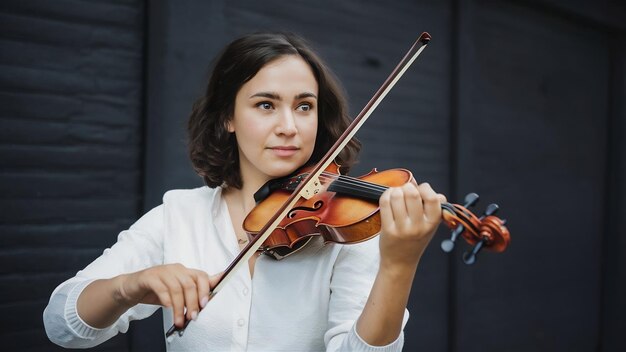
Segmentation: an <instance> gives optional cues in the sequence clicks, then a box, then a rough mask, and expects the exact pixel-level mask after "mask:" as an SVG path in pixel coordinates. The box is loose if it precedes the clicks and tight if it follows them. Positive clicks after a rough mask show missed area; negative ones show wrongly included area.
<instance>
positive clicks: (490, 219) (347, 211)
mask: <svg viewBox="0 0 626 352" xmlns="http://www.w3.org/2000/svg"><path fill="white" fill-rule="evenodd" d="M308 171H309V169H308V168H305V169H303V170H300V171H298V172H296V173H295V174H294V175H292V176H287V177H284V178H279V179H274V180H271V181H269V182H267V183H266V184H265V185H263V187H261V189H259V191H257V192H256V193H255V195H254V198H255V201H256V202H257V205H256V206H255V207H254V208H253V209H252V210H251V211H250V213H249V214H248V216H246V218H245V219H244V221H243V228H244V230H245V231H246V233H247V234H248V236H249V238H250V239H251V240H254V238H255V237H257V236H258V235H259V232H260V230H261V229H262V227H263V225H265V222H266V221H267V220H266V219H268V218H269V217H270V216H271V215H273V214H275V213H276V211H277V210H278V209H279V208H280V206H281V205H282V204H283V203H284V202H285V200H286V199H287V198H288V197H289V196H290V195H291V193H292V192H293V191H294V190H295V189H296V187H297V186H298V184H299V183H300V182H302V180H303V179H304V178H305V177H306V175H307V174H308ZM412 179H413V175H412V174H411V172H410V171H408V170H405V169H391V170H385V171H380V172H379V171H378V170H376V169H374V170H372V171H371V172H370V173H368V174H366V175H363V176H360V177H356V178H355V177H349V176H345V175H341V174H340V173H339V165H337V164H336V163H332V164H330V166H329V167H328V168H327V169H326V170H324V172H323V173H322V174H321V177H320V182H315V183H313V186H314V188H313V189H312V190H311V191H309V192H310V197H307V195H305V196H304V197H302V198H300V199H299V200H298V202H296V204H295V206H294V207H292V208H291V209H290V211H289V212H288V213H287V216H285V217H284V218H283V219H282V220H281V222H280V223H279V224H278V226H277V227H276V229H274V231H273V232H272V234H271V235H270V236H269V237H268V238H267V239H266V240H265V242H263V244H262V245H261V247H259V250H261V251H263V253H265V254H267V255H269V256H270V257H273V258H274V259H283V258H285V257H287V256H289V255H290V254H292V253H295V252H297V251H298V250H299V249H300V248H302V247H304V245H306V243H308V242H309V241H310V240H311V239H312V238H313V237H314V236H322V237H323V239H324V241H325V242H334V243H341V244H352V243H358V242H362V241H366V240H368V239H370V238H372V237H374V236H376V235H377V234H378V233H379V232H380V223H381V222H380V213H379V207H378V200H379V199H380V196H381V195H382V194H383V192H384V191H385V190H386V189H387V188H389V187H399V186H402V185H403V184H405V183H407V182H409V181H411V180H412ZM477 201H478V195H477V194H476V193H470V194H469V195H468V196H467V197H466V200H465V204H464V205H463V206H461V205H458V204H450V203H442V204H441V208H442V218H443V222H444V223H445V224H446V225H447V226H448V227H449V228H451V229H452V230H453V231H452V236H451V238H450V239H446V240H444V241H443V242H442V244H441V247H442V249H443V250H444V251H446V252H450V251H452V249H453V248H454V244H455V241H456V239H457V238H458V237H459V235H461V236H462V237H463V238H464V239H465V240H466V241H467V242H468V243H470V244H471V245H473V248H472V249H471V250H470V251H468V252H466V253H465V254H464V256H463V261H464V262H465V263H466V264H473V263H474V262H475V261H476V256H477V254H478V253H479V252H480V251H481V250H482V249H487V250H491V251H494V252H503V251H504V250H505V249H506V247H507V246H508V245H509V242H510V240H511V236H510V233H509V231H508V229H507V228H506V227H505V226H504V225H505V223H506V220H501V219H500V218H498V217H496V216H494V215H493V214H495V213H496V212H497V211H498V209H499V207H498V205H496V204H490V205H489V206H488V207H487V209H486V211H485V213H484V214H483V215H482V216H481V217H477V216H476V215H474V214H473V213H472V212H471V211H469V210H468V209H467V207H469V206H472V205H474V204H475V203H476V202H477Z"/></svg>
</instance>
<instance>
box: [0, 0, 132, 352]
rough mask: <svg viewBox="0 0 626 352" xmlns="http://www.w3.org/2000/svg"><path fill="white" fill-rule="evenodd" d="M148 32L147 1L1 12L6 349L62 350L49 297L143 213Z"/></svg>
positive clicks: (4, 7) (19, 6)
mask: <svg viewBox="0 0 626 352" xmlns="http://www.w3.org/2000/svg"><path fill="white" fill-rule="evenodd" d="M142 31H143V28H142V7H141V3H140V1H126V2H119V1H101V2H99V3H91V4H90V3H85V2H78V1H70V0H64V1H54V2H48V1H28V2H25V1H3V2H2V3H1V4H0V124H1V125H2V127H1V128H0V160H1V162H0V164H1V165H2V166H1V168H0V208H1V209H2V212H0V267H1V268H2V269H0V286H1V287H2V288H1V289H0V292H1V294H0V298H1V299H0V301H1V303H0V314H1V315H2V316H3V317H5V318H6V319H3V320H2V321H3V323H0V338H2V340H3V350H7V351H9V350H10V351H17V350H24V351H26V350H33V351H35V350H39V351H43V350H45V351H52V350H57V349H59V350H60V348H56V346H53V345H52V343H51V342H49V341H48V339H47V337H46V334H45V332H44V330H43V324H42V312H43V309H44V307H45V306H46V304H47V302H48V298H49V297H50V294H51V293H52V290H53V289H54V287H55V286H56V285H58V284H59V283H61V282H62V281H64V280H66V279H68V278H70V277H71V276H73V275H74V274H75V273H76V271H78V270H79V269H81V268H83V267H84V266H85V265H87V264H88V263H89V262H90V261H91V260H93V259H94V258H95V257H96V256H98V255H100V253H101V252H102V250H103V249H104V248H106V247H108V246H110V245H111V244H112V243H113V242H114V241H115V239H116V236H117V234H118V233H119V231H120V230H122V229H124V228H126V227H128V226H129V224H131V223H132V222H133V221H134V219H135V218H136V217H137V215H138V210H139V206H140V200H141V191H142V190H141V187H140V177H141V163H142V159H141V127H142V123H141V108H142V106H141V96H142V95H141V94H142V58H143V57H142ZM126 340H127V336H120V337H118V338H115V339H113V340H112V341H109V342H108V343H106V344H103V345H102V346H101V347H99V348H98V349H97V350H99V351H113V350H115V351H122V350H126V349H127V341H126Z"/></svg>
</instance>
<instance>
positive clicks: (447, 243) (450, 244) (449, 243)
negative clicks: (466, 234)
mask: <svg viewBox="0 0 626 352" xmlns="http://www.w3.org/2000/svg"><path fill="white" fill-rule="evenodd" d="M461 232H463V225H460V224H459V226H457V227H456V229H454V231H452V235H451V236H450V239H449V240H443V241H441V249H442V250H443V251H444V252H446V253H450V252H452V250H453V249H454V242H455V241H456V239H457V238H458V237H459V235H460V234H461Z"/></svg>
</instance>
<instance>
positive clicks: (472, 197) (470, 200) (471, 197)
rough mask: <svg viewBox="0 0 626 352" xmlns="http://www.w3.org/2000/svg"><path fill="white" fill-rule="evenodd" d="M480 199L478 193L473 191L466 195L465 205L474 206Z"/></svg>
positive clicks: (467, 206)
mask: <svg viewBox="0 0 626 352" xmlns="http://www.w3.org/2000/svg"><path fill="white" fill-rule="evenodd" d="M478 199H480V197H479V196H478V194H476V193H473V192H472V193H468V194H467V195H466V196H465V204H463V207H465V208H469V207H471V206H473V205H474V204H476V202H478Z"/></svg>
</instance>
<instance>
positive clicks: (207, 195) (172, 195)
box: [163, 186, 221, 211]
mask: <svg viewBox="0 0 626 352" xmlns="http://www.w3.org/2000/svg"><path fill="white" fill-rule="evenodd" d="M220 194H221V188H220V187H217V188H209V187H207V186H203V187H198V188H193V189H174V190H170V191H167V192H165V194H164V195H163V206H164V207H165V208H166V209H172V208H178V209H181V210H189V211H192V210H197V209H201V208H202V209H205V208H206V207H209V208H213V207H214V204H216V200H217V197H219V195H220Z"/></svg>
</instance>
